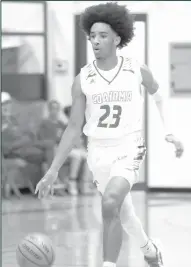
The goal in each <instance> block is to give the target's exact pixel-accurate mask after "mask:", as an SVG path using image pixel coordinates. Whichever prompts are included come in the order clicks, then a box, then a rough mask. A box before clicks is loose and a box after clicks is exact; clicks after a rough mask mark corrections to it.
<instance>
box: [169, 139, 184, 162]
mask: <svg viewBox="0 0 191 267" xmlns="http://www.w3.org/2000/svg"><path fill="white" fill-rule="evenodd" d="M165 140H166V141H167V142H169V143H172V144H173V145H174V146H175V155H176V157H177V158H180V157H181V156H182V154H183V152H184V147H183V144H182V143H181V141H180V140H178V138H176V137H175V136H174V135H172V134H170V135H166V136H165Z"/></svg>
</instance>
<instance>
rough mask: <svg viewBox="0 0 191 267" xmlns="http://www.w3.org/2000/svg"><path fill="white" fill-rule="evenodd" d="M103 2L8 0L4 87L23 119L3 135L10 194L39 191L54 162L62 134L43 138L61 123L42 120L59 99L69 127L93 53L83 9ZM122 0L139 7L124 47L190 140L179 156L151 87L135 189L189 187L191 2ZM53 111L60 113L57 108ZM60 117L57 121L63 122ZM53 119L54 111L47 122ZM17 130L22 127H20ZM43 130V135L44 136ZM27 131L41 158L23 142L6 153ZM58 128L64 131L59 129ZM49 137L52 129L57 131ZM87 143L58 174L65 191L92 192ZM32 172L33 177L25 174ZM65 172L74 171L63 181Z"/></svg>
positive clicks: (13, 110)
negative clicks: (74, 91) (74, 95)
mask: <svg viewBox="0 0 191 267" xmlns="http://www.w3.org/2000/svg"><path fill="white" fill-rule="evenodd" d="M100 2H106V1H81V2H79V1H64V2H62V1H23V2H21V1H13V2H11V1H9V2H6V1H2V4H1V7H2V44H1V45H2V46H1V53H2V89H1V90H2V91H3V92H7V93H9V96H10V97H11V105H12V107H11V113H12V115H13V116H14V117H16V119H17V121H18V123H17V127H18V133H17V134H15V135H14V136H12V133H13V130H10V132H11V134H10V138H9V139H8V134H7V132H6V138H7V139H6V140H8V141H2V142H4V144H9V145H7V147H6V146H5V153H4V150H3V154H4V155H2V157H3V160H4V162H5V163H4V166H6V170H5V172H4V173H5V175H4V178H3V186H2V187H3V191H5V192H3V194H4V195H5V198H11V197H12V190H13V192H14V194H17V193H18V195H19V192H21V193H23V194H24V193H25V192H27V193H28V191H25V189H26V188H28V187H29V189H30V191H31V192H34V187H35V185H36V183H37V182H38V181H39V179H40V178H41V177H42V174H43V172H45V171H46V169H47V168H48V165H47V164H49V161H48V159H47V154H46V152H47V148H48V151H49V148H50V142H49V141H52V142H53V141H54V142H55V143H54V149H55V146H56V145H57V141H55V139H54V137H47V140H48V141H47V142H46V144H44V143H43V145H42V142H41V141H42V140H44V139H45V137H44V135H43V134H46V133H47V132H48V131H50V132H51V131H52V128H51V127H53V128H55V127H54V126H50V127H49V126H47V124H46V126H47V127H49V128H46V127H45V126H44V124H43V127H45V128H43V129H44V132H43V130H42V131H41V130H39V129H41V128H40V127H41V126H42V121H43V123H44V119H45V118H49V115H50V107H49V105H48V103H50V101H52V100H56V101H57V102H58V106H59V107H58V113H59V114H57V116H58V117H59V120H60V121H62V123H63V125H62V126H59V127H60V128H61V130H62V131H64V129H65V126H66V125H67V121H68V116H69V110H70V106H71V85H72V82H73V80H74V77H75V76H76V75H77V74H78V73H79V71H80V68H81V67H82V66H84V65H85V64H86V63H87V62H89V61H91V60H92V59H93V54H92V51H91V46H90V44H89V43H88V41H87V38H86V37H85V36H84V33H83V32H82V31H81V30H80V28H79V16H80V13H81V12H82V11H83V10H84V9H85V8H86V7H88V6H90V5H93V4H98V3H100ZM118 3H120V4H125V5H127V7H128V9H130V10H131V11H132V13H133V14H135V37H134V39H133V41H132V42H131V43H130V44H129V46H128V47H126V48H124V49H122V50H121V51H119V53H121V54H123V55H125V56H128V55H130V56H133V57H135V58H137V59H138V60H139V61H140V62H141V63H146V64H147V65H148V66H149V68H150V69H151V71H152V73H153V75H154V76H155V78H156V80H157V81H158V82H159V84H160V87H161V90H162V92H163V95H164V98H165V100H166V104H167V110H166V116H167V122H168V125H169V128H170V129H172V132H173V133H174V134H175V135H176V136H177V137H179V138H180V140H182V142H183V144H184V147H185V151H184V154H183V156H182V157H181V158H180V159H176V158H175V155H174V150H173V147H172V146H171V145H169V144H167V143H166V142H165V141H164V136H163V134H164V132H163V128H162V126H161V123H160V119H159V115H158V114H157V110H156V107H155V105H154V103H153V100H152V98H150V97H149V96H147V95H146V94H145V101H146V105H145V139H146V143H147V148H148V153H147V158H146V160H145V163H144V166H142V169H141V179H140V183H139V184H138V185H136V186H135V187H134V189H135V191H136V190H139V192H144V193H146V192H148V191H151V192H161V193H164V192H184V193H186V192H191V172H190V164H191V157H190V151H191V138H190V137H191V120H190V117H191V35H190V34H189V32H190V31H189V28H190V25H191V2H189V1H188V2H187V1H175V2H170V1H128V2H127V1H118ZM9 96H8V99H7V98H6V96H4V97H5V101H4V100H3V98H2V100H1V103H2V111H3V112H4V113H3V114H4V115H3V116H4V117H5V120H4V121H3V131H4V129H5V130H7V129H8V130H9V125H11V126H10V127H12V128H10V129H13V128H14V127H13V122H12V120H11V119H10V118H11V116H12V115H11V116H10V114H8V116H7V114H6V110H7V106H6V103H8V102H9ZM7 100H8V101H7ZM3 106H4V107H5V108H3ZM3 109H4V110H3ZM53 113H54V110H53ZM51 116H53V117H54V114H53V115H50V117H51ZM58 117H56V118H55V121H56V122H54V123H57V122H58ZM51 118H52V117H51ZM52 120H53V121H54V118H53V119H50V120H49V121H51V122H52ZM7 125H8V126H7ZM48 125H49V124H48ZM51 125H52V124H51ZM56 125H57V126H58V124H56ZM59 125H60V124H59ZM64 125H65V126H64ZM19 127H20V128H19ZM60 128H59V129H60ZM47 129H48V130H47ZM19 130H20V132H21V133H23V134H19ZM39 131H40V133H42V135H39ZM26 132H28V136H29V135H30V136H33V137H32V138H31V139H30V140H32V141H30V142H31V143H30V149H29V150H30V153H29V154H30V155H31V151H33V148H34V147H35V149H36V150H35V149H34V155H35V158H36V155H37V154H38V153H39V154H38V155H41V152H42V151H43V152H42V153H44V154H43V156H42V157H40V156H39V158H40V159H39V162H33V161H32V160H30V159H31V157H30V159H29V155H28V150H27V149H28V146H27V149H25V150H24V152H23V150H22V149H21V150H22V151H21V150H19V152H18V149H20V147H19V148H18V146H17V151H16V152H14V157H13V156H9V155H10V154H9V153H8V152H7V151H10V150H9V149H8V148H9V147H10V146H11V145H12V144H13V143H14V141H15V140H16V139H18V137H19V138H20V137H21V135H22V136H24V133H26ZM51 133H52V132H51ZM31 134H32V135H31ZM56 135H59V134H58V132H57V133H56ZM15 136H17V137H15ZM39 136H41V139H40V137H39ZM50 136H54V133H53V134H52V135H51V134H50ZM57 137H58V136H57ZM51 138H52V139H51ZM50 139H51V140H50ZM53 139H54V140H53ZM3 140H4V139H3ZM56 140H57V139H56ZM6 142H7V143H6ZM19 142H20V141H19ZM22 142H23V140H22ZM37 143H38V145H37ZM27 144H28V143H27ZM31 144H32V145H31ZM51 144H52V143H51ZM85 146H86V140H85V138H84V136H82V140H81V143H80V144H79V147H78V148H77V149H76V150H75V151H74V154H73V155H71V156H70V158H69V160H68V163H66V165H67V164H68V166H69V167H68V169H67V166H65V168H63V171H62V173H61V174H60V177H61V181H59V183H58V185H57V189H58V191H60V190H61V191H64V195H65V194H66V195H67V194H71V195H77V194H86V193H87V194H89V193H90V192H93V191H94V188H93V187H92V184H91V179H92V178H91V174H90V173H89V172H88V169H87V166H86V163H85V157H86V155H85ZM31 147H32V149H31ZM37 148H38V149H40V151H41V152H39V151H37ZM52 148H53V146H51V149H52ZM54 151H55V150H54ZM75 152H76V153H77V154H75ZM19 153H20V154H19ZM35 153H37V154H35ZM48 153H49V152H48ZM15 155H16V156H15ZM48 155H49V154H48ZM52 157H53V154H52ZM42 158H43V159H42ZM18 159H19V160H18ZM20 159H22V162H21V161H20ZM49 160H51V157H50V158H49ZM26 163H27V164H28V163H30V164H32V165H30V164H29V165H30V166H32V167H30V166H28V167H27V166H26ZM44 163H45V164H44ZM34 166H36V167H35V168H34ZM16 169H19V172H17V171H16ZM23 169H25V171H23ZM34 170H35V171H34ZM32 172H33V174H32V175H31V176H30V173H32ZM21 173H22V175H21ZM16 176H18V177H17V179H16V178H15V177H16ZM28 176H30V177H29V178H26V177H28ZM66 176H67V177H68V178H67V179H65V180H64V177H66ZM21 177H22V178H21ZM62 179H63V180H62ZM66 180H67V181H68V182H67V184H69V186H68V185H67V186H65V185H64V183H65V182H63V181H66ZM17 189H18V190H19V192H18V191H17ZM20 189H21V190H20ZM15 190H16V191H15ZM7 192H8V193H7ZM58 194H59V193H58ZM61 194H62V193H61ZM19 196H20V195H19ZM144 201H145V200H144ZM144 201H143V202H144ZM6 203H7V202H6ZM6 205H8V207H11V206H9V205H12V204H10V203H9V204H6ZM6 205H5V213H6V212H7V206H6ZM138 209H139V208H138ZM139 210H140V213H141V214H142V215H141V216H142V218H143V220H147V219H148V218H147V219H145V218H146V217H147V215H148V214H147V212H146V213H144V212H143V210H141V208H140V209H139ZM155 216H156V214H155ZM189 231H190V230H189ZM7 266H8V265H7ZM10 266H11V265H10ZM169 266H171V265H169ZM174 266H175V265H173V267H174ZM177 266H178V265H177ZM179 266H180V265H179ZM187 266H188V265H184V267H187ZM134 267H135V265H134Z"/></svg>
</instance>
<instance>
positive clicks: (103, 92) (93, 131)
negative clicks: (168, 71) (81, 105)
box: [80, 56, 144, 139]
mask: <svg viewBox="0 0 191 267" xmlns="http://www.w3.org/2000/svg"><path fill="white" fill-rule="evenodd" d="M104 73H105V75H104ZM80 79H81V88H82V91H83V93H84V94H85V95H86V114H85V115H86V124H85V126H84V129H83V131H84V134H85V135H86V136H88V137H90V138H93V139H116V138H117V139H118V138H121V137H124V136H126V135H128V134H130V133H133V132H136V131H140V130H142V126H143V123H142V122H143V114H144V113H143V102H144V98H143V95H142V93H141V82H142V76H141V71H140V65H139V64H138V63H137V62H136V61H135V60H133V59H130V58H123V57H121V56H120V57H119V58H118V65H117V67H116V68H115V69H113V70H111V71H101V70H99V69H98V68H97V66H96V63H95V61H94V62H92V63H90V64H87V65H86V66H85V67H83V68H82V69H81V73H80Z"/></svg>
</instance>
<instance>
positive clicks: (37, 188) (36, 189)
mask: <svg viewBox="0 0 191 267" xmlns="http://www.w3.org/2000/svg"><path fill="white" fill-rule="evenodd" d="M39 186H40V184H39V183H38V184H37V185H36V188H35V194H36V193H37V192H38V190H39Z"/></svg>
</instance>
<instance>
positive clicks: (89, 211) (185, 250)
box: [2, 191, 191, 267]
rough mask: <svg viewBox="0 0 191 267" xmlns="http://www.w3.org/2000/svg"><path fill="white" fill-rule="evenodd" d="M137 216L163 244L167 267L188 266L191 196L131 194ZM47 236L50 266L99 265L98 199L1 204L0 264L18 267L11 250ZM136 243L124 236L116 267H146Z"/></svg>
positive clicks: (190, 263)
mask: <svg viewBox="0 0 191 267" xmlns="http://www.w3.org/2000/svg"><path fill="white" fill-rule="evenodd" d="M132 196H133V202H134V205H135V208H136V212H137V215H138V216H139V218H140V219H141V221H142V223H143V225H144V227H145V229H146V230H147V232H148V233H149V236H150V237H152V238H155V237H156V238H158V239H159V240H160V241H161V243H162V248H163V250H164V257H165V267H190V266H191V257H190V252H191V245H190V238H191V194H174V193H173V194H172V193H171V194H164V193H163V194H148V195H147V194H146V193H145V192H141V191H133V193H132ZM31 232H40V233H45V234H47V235H48V236H50V237H51V238H52V240H53V243H54V245H55V250H56V260H55V263H54V265H53V266H54V267H57V266H60V267H61V266H62V267H64V266H66V267H75V266H78V267H85V266H88V267H100V266H101V257H102V250H101V248H102V246H101V239H100V238H101V211H100V196H99V195H97V194H96V195H94V196H78V197H69V196H65V197H53V198H52V199H49V200H43V201H40V200H38V199H36V198H34V197H32V196H28V195H25V196H24V197H23V199H21V200H18V199H16V198H14V197H12V198H11V200H3V203H2V266H3V267H16V266H17V263H16V257H15V250H16V247H17V244H18V242H19V241H20V240H21V239H22V238H23V237H24V236H25V235H27V234H28V233H31ZM145 266H146V265H145V263H144V260H143V255H142V254H141V252H140V250H139V249H138V248H137V247H136V245H135V243H134V240H132V238H130V237H128V236H126V237H125V239H124V242H123V246H122V251H121V254H120V257H119V260H118V264H117V267H145Z"/></svg>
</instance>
